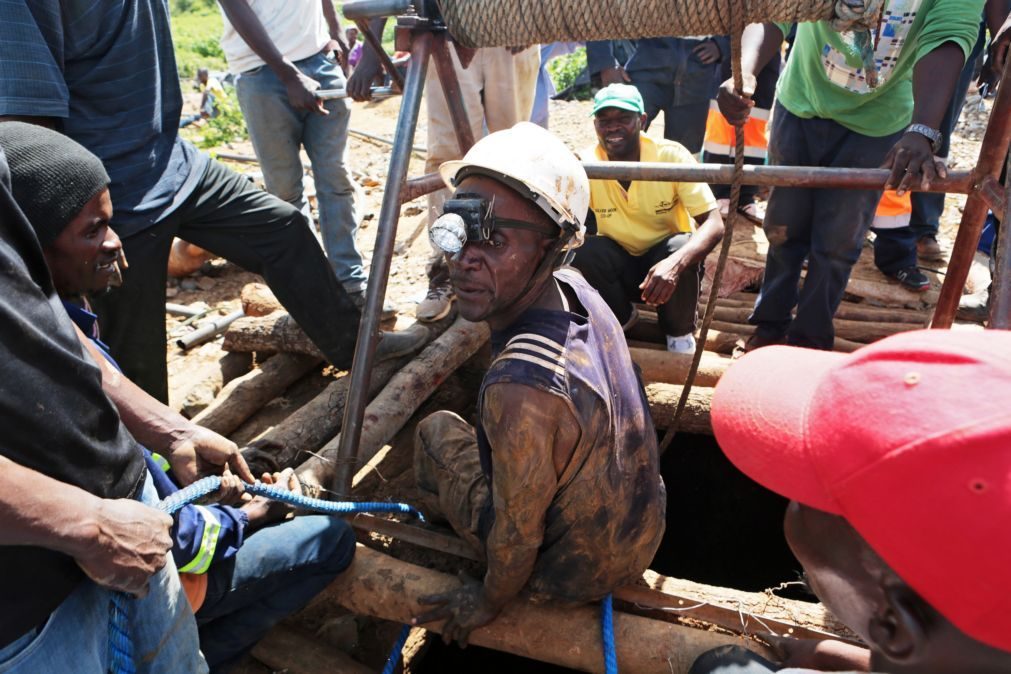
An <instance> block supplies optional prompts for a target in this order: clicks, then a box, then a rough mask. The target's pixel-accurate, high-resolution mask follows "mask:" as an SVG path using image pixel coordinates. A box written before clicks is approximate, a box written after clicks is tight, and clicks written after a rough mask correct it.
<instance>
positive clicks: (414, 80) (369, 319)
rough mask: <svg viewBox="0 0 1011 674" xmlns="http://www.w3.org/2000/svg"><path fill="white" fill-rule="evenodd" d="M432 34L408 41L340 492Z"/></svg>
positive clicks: (364, 388) (353, 449)
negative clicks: (408, 57) (409, 46)
mask: <svg viewBox="0 0 1011 674" xmlns="http://www.w3.org/2000/svg"><path fill="white" fill-rule="evenodd" d="M432 39H433V37H432V34H431V33H430V32H428V31H420V32H416V33H414V35H413V40H412V42H411V61H410V64H409V65H408V67H407V79H406V84H405V87H404V97H403V100H402V101H401V104H400V116H399V117H398V119H397V131H396V134H395V136H394V142H395V145H394V146H393V154H392V155H391V156H390V168H389V171H388V172H387V178H386V190H385V192H384V193H383V205H382V208H381V209H380V211H379V225H378V228H377V229H378V231H377V232H376V246H375V250H374V252H373V253H372V270H371V271H370V272H369V284H368V288H367V289H366V292H365V308H364V311H363V312H362V321H361V324H360V325H359V327H358V346H357V347H356V348H355V358H354V361H353V362H352V364H351V375H350V376H351V379H350V384H349V386H348V401H347V406H346V407H345V409H344V426H343V429H342V430H341V439H340V444H339V445H338V448H337V473H336V476H335V478H334V486H333V491H335V492H336V493H337V495H338V496H339V497H347V496H349V495H350V494H351V480H352V478H353V477H354V474H355V463H356V461H357V458H358V443H359V442H360V441H361V437H362V420H363V419H364V418H365V405H366V402H367V400H368V390H369V379H370V377H371V375H372V363H373V357H374V356H375V352H376V342H377V340H378V339H379V318H380V315H381V314H382V310H383V298H384V297H385V296H386V285H387V282H388V281H389V276H390V264H391V262H392V260H393V245H394V243H396V238H397V221H398V220H399V218H400V192H401V190H402V189H403V186H404V180H405V178H406V177H407V167H408V164H409V163H410V161H411V146H412V145H414V132H415V129H416V128H417V124H418V113H419V111H420V109H421V94H422V91H423V90H424V87H425V71H426V70H427V67H428V59H429V56H430V55H431V51H432Z"/></svg>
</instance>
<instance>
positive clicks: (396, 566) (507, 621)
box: [325, 544, 771, 674]
mask: <svg viewBox="0 0 1011 674" xmlns="http://www.w3.org/2000/svg"><path fill="white" fill-rule="evenodd" d="M456 587H459V581H458V580H457V578H456V577H454V576H451V575H448V574H445V573H439V572H438V571H432V570H430V569H425V568H422V567H420V566H416V565H414V564H408V563H406V562H402V561H399V560H396V559H393V558H392V557H389V556H388V555H384V554H382V553H380V552H376V551H375V550H371V549H369V548H367V547H365V546H363V545H360V544H359V545H358V550H357V553H356V554H355V558H354V561H353V562H352V563H351V566H350V567H349V568H348V569H347V570H346V571H345V572H344V573H342V574H341V575H340V576H338V578H337V580H335V581H334V582H333V583H332V584H331V585H330V586H329V587H328V588H327V589H326V590H325V592H326V597H327V599H329V600H331V601H335V602H337V603H339V604H341V605H342V606H344V607H345V608H347V609H348V610H350V611H352V612H353V613H358V614H365V615H371V616H376V617H379V618H384V619H386V620H394V621H397V622H408V621H409V620H410V619H411V618H412V617H413V616H415V615H418V614H420V613H421V612H422V611H423V610H427V608H425V607H423V606H422V605H421V604H419V603H418V598H419V597H421V596H424V595H429V594H437V593H441V592H447V591H449V590H451V589H453V588H456ZM426 628H427V629H430V630H432V631H435V632H439V631H440V629H441V625H439V624H433V625H426ZM614 633H615V646H616V648H617V652H618V667H619V669H620V670H621V671H624V672H636V673H637V674H654V673H656V674H661V673H662V674H671V673H672V672H673V673H675V674H683V673H685V672H687V671H688V668H689V667H691V664H692V663H693V662H694V661H695V658H697V657H698V656H699V655H700V654H702V653H704V652H705V651H708V650H710V649H712V648H716V647H717V646H723V645H731V644H732V645H738V646H745V647H747V648H750V649H751V650H754V651H756V652H759V653H760V654H762V655H764V656H765V657H770V655H771V654H769V652H768V651H767V650H766V649H765V648H764V647H763V646H761V645H760V644H758V643H757V642H755V641H753V640H751V639H747V638H745V637H741V636H736V635H728V634H720V633H717V632H709V631H704V630H699V629H694V628H691V627H685V626H682V625H675V624H672V623H668V622H663V621H659V620H650V619H649V618H643V617H640V616H635V615H629V614H627V613H623V612H621V611H615V614H614ZM470 643H472V644H475V645H478V646H484V647H485V648H493V649H496V650H500V651H506V652H509V653H515V654H516V655H520V656H523V657H527V658H533V659H535V660H541V661H544V662H549V663H552V664H555V665H559V666H561V667H568V668H571V669H577V670H580V671H584V672H603V671H604V658H603V651H602V644H601V637H600V608H599V606H597V605H585V606H577V607H568V608H563V607H560V606H557V605H553V604H549V603H541V604H532V603H530V602H528V601H524V600H516V601H514V602H512V603H511V604H509V605H508V606H506V608H505V609H504V610H503V611H502V613H501V614H500V615H499V617H498V618H496V619H495V621H494V622H492V623H491V624H489V625H486V626H485V627H482V628H479V629H476V630H474V631H473V632H471V635H470Z"/></svg>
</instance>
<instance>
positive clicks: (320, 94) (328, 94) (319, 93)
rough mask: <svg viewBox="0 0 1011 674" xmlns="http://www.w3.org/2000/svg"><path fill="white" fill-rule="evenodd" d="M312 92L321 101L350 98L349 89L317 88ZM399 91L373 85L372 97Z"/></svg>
mask: <svg viewBox="0 0 1011 674" xmlns="http://www.w3.org/2000/svg"><path fill="white" fill-rule="evenodd" d="M312 93H313V95H314V96H315V97H316V98H318V99H319V100H321V101H329V100H332V99H334V98H348V92H347V89H317V90H316V91H314V92H312ZM399 93H400V92H399V91H397V90H395V89H394V88H393V87H372V98H390V97H391V96H396V95H398V94H399Z"/></svg>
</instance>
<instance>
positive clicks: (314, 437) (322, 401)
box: [243, 358, 409, 469]
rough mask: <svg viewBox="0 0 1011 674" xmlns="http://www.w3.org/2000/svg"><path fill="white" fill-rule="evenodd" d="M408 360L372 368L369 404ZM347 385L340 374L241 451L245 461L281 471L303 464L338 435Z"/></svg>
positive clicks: (346, 380) (381, 364) (387, 362)
mask: <svg viewBox="0 0 1011 674" xmlns="http://www.w3.org/2000/svg"><path fill="white" fill-rule="evenodd" d="M408 360H409V359H408V358H400V359H395V360H388V361H384V362H382V363H379V364H378V365H376V367H375V368H374V369H373V370H372V375H371V377H370V381H369V396H368V397H369V399H370V400H371V399H372V398H374V397H375V396H376V394H377V393H379V391H381V390H382V389H383V387H384V386H386V384H387V382H389V381H390V378H391V377H393V375H394V374H396V373H397V370H399V369H400V368H401V367H403V366H404V365H405V364H407V362H408ZM350 383H351V377H350V376H348V374H347V373H343V374H342V375H341V377H340V378H339V379H337V380H336V381H334V382H331V383H330V384H329V385H327V387H326V388H325V389H324V390H323V391H322V393H320V394H319V395H317V396H316V397H315V398H313V399H312V400H310V401H309V402H308V403H306V404H305V405H303V406H302V407H300V408H298V409H297V410H296V411H295V412H293V413H292V414H290V415H289V416H288V417H287V418H286V419H285V420H284V421H282V422H281V423H279V424H278V425H276V426H274V427H273V428H272V429H270V430H269V431H267V432H266V433H265V434H264V435H263V436H262V437H261V438H260V439H258V440H256V441H254V442H253V443H251V444H250V446H249V447H247V448H246V449H244V450H243V455H244V456H245V457H246V460H247V461H249V462H250V464H251V465H252V464H253V463H255V464H256V465H257V467H258V468H261V469H265V468H266V467H267V466H270V467H274V466H275V465H276V467H279V468H282V469H283V468H289V467H292V466H294V465H295V464H296V463H297V462H300V461H304V460H305V459H306V458H307V457H308V453H309V452H315V451H317V450H318V449H319V448H320V447H322V446H323V445H324V444H325V443H326V441H327V440H329V439H330V438H332V437H334V435H336V434H337V433H338V432H340V429H341V424H342V423H343V422H344V407H345V405H347V399H348V385H349V384H350Z"/></svg>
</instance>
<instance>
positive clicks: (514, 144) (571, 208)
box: [439, 122, 590, 248]
mask: <svg viewBox="0 0 1011 674" xmlns="http://www.w3.org/2000/svg"><path fill="white" fill-rule="evenodd" d="M464 169H468V170H466V171H464V176H466V175H469V174H472V173H480V174H482V175H486V176H488V177H490V178H495V179H499V180H502V181H503V182H505V183H506V184H508V185H509V186H510V187H513V188H515V189H518V190H519V192H520V193H523V194H525V196H528V197H529V198H530V199H531V200H533V201H534V202H535V203H536V204H537V205H538V206H540V207H541V208H542V209H543V210H544V212H545V213H547V214H548V215H549V216H550V217H551V219H552V220H553V221H554V222H555V223H556V224H557V225H558V226H559V227H561V228H562V229H563V230H566V231H572V238H571V240H570V241H569V244H568V245H567V246H566V248H575V247H577V246H579V245H581V244H582V243H583V236H584V234H585V232H586V213H587V211H588V210H589V208H590V181H589V179H587V177H586V171H584V170H583V164H582V163H581V162H580V161H579V158H578V157H576V155H575V154H574V153H573V152H572V150H570V149H569V148H568V147H566V146H565V143H563V142H562V141H561V140H559V139H558V137H557V136H555V135H554V134H552V133H551V132H549V131H547V130H546V129H544V128H543V127H540V126H537V125H536V124H531V123H530V122H520V123H519V124H517V125H516V126H514V127H512V128H511V129H506V130H504V131H496V132H495V133H492V134H488V135H487V136H485V137H484V138H482V139H481V140H479V141H477V142H476V143H474V146H473V147H472V148H470V151H469V152H467V154H466V155H464V157H463V159H462V160H454V161H448V162H445V163H444V164H443V165H442V166H440V167H439V173H440V174H441V175H442V179H443V180H444V181H445V182H446V184H447V185H449V186H450V187H456V186H457V183H458V182H459V181H458V180H457V176H458V175H459V174H460V171H462V170H464ZM523 188H526V189H523Z"/></svg>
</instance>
